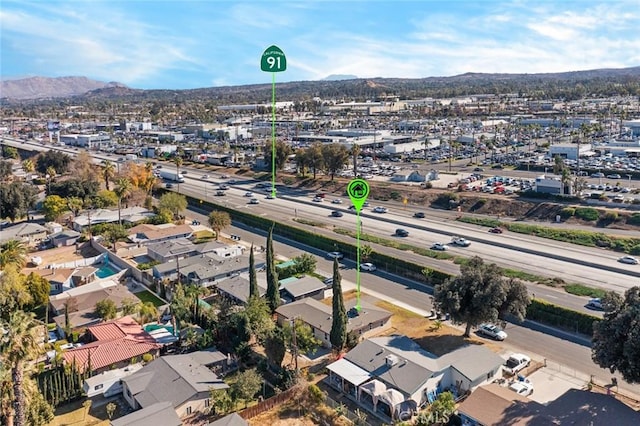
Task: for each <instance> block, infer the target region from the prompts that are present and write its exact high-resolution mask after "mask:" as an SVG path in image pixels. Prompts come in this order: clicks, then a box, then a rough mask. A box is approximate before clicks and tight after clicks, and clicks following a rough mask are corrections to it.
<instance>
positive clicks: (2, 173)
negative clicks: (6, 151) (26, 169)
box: [0, 161, 13, 180]
mask: <svg viewBox="0 0 640 426" xmlns="http://www.w3.org/2000/svg"><path fill="white" fill-rule="evenodd" d="M12 174H13V162H11V161H0V180H4V179H7V178H8V177H9V176H11V175H12Z"/></svg>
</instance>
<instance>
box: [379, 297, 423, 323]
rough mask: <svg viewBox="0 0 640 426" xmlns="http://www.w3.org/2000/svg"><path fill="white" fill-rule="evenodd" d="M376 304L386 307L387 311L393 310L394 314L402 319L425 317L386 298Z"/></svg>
mask: <svg viewBox="0 0 640 426" xmlns="http://www.w3.org/2000/svg"><path fill="white" fill-rule="evenodd" d="M376 306H378V307H380V308H382V309H384V310H385V311H389V312H391V313H392V314H393V315H394V316H397V317H398V318H401V319H411V318H421V319H424V318H423V317H422V315H419V314H416V313H415V312H411V311H408V310H406V309H403V308H401V307H399V306H396V305H394V304H392V303H389V302H385V301H384V300H380V301H378V302H376Z"/></svg>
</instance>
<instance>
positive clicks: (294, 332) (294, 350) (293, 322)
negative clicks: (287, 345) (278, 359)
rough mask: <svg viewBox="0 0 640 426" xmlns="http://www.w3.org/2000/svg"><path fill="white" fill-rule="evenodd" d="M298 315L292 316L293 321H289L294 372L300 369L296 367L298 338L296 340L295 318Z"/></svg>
mask: <svg viewBox="0 0 640 426" xmlns="http://www.w3.org/2000/svg"><path fill="white" fill-rule="evenodd" d="M297 318H298V317H294V318H293V321H291V332H292V334H293V341H292V344H293V361H294V364H295V368H296V374H297V373H299V372H300V370H299V369H298V340H297V336H296V319H297Z"/></svg>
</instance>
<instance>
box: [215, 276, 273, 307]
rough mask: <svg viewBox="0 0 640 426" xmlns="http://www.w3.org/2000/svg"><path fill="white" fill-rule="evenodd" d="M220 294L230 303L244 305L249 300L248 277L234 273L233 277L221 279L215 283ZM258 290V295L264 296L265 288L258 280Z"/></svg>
mask: <svg viewBox="0 0 640 426" xmlns="http://www.w3.org/2000/svg"><path fill="white" fill-rule="evenodd" d="M216 288H217V289H218V293H219V294H220V296H222V297H224V298H226V299H227V300H230V301H231V302H232V303H235V304H239V305H244V304H246V303H247V301H248V300H249V278H248V277H245V276H243V275H235V276H233V277H230V278H227V279H226V280H222V281H220V282H218V283H217V284H216ZM258 290H259V291H260V296H264V294H265V293H266V292H267V288H266V287H265V286H264V285H261V283H260V281H258Z"/></svg>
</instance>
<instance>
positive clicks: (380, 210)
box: [373, 206, 388, 213]
mask: <svg viewBox="0 0 640 426" xmlns="http://www.w3.org/2000/svg"><path fill="white" fill-rule="evenodd" d="M387 211H388V210H387V208H386V207H380V206H378V207H374V208H373V212H374V213H386V212H387Z"/></svg>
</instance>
